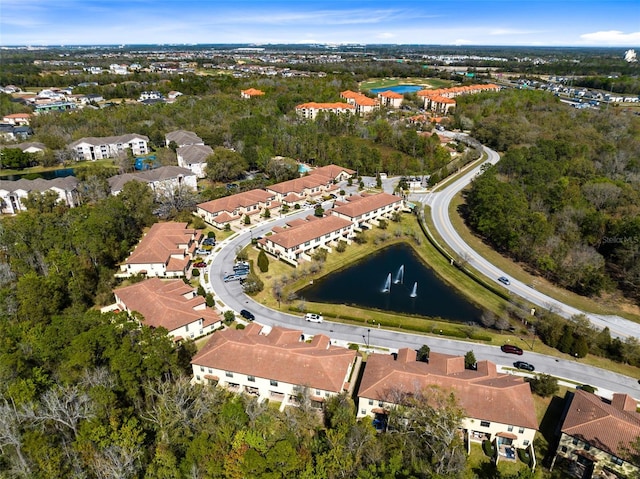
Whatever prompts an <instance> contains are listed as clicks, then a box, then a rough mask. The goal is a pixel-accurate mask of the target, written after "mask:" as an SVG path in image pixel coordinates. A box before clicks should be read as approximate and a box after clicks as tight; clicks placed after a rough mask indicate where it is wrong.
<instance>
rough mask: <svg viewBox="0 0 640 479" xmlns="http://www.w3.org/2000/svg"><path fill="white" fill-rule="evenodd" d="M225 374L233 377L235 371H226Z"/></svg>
mask: <svg viewBox="0 0 640 479" xmlns="http://www.w3.org/2000/svg"><path fill="white" fill-rule="evenodd" d="M224 375H225V376H226V377H228V378H232V377H233V373H232V372H231V371H225V372H224Z"/></svg>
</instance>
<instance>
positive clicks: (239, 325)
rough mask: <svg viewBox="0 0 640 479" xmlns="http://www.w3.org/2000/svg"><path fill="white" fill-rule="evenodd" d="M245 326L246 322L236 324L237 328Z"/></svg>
mask: <svg viewBox="0 0 640 479" xmlns="http://www.w3.org/2000/svg"><path fill="white" fill-rule="evenodd" d="M244 328H245V325H244V324H242V323H238V324H236V329H244Z"/></svg>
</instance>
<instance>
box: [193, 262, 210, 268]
mask: <svg viewBox="0 0 640 479" xmlns="http://www.w3.org/2000/svg"><path fill="white" fill-rule="evenodd" d="M193 267H194V268H206V267H207V263H205V262H204V261H198V262H197V263H193Z"/></svg>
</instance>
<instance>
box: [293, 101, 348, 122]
mask: <svg viewBox="0 0 640 479" xmlns="http://www.w3.org/2000/svg"><path fill="white" fill-rule="evenodd" d="M320 112H327V113H335V114H336V115H341V114H347V115H351V114H355V113H356V107H355V106H354V105H351V104H349V103H342V102H333V103H317V102H308V103H302V104H300V105H297V106H296V113H297V114H298V115H299V116H301V117H302V118H306V119H309V120H315V118H316V117H317V116H318V114H319V113H320Z"/></svg>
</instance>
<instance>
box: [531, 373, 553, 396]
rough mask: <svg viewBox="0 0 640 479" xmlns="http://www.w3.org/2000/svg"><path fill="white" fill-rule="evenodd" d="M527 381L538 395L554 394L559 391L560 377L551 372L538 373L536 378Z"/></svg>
mask: <svg viewBox="0 0 640 479" xmlns="http://www.w3.org/2000/svg"><path fill="white" fill-rule="evenodd" d="M526 381H528V382H529V384H530V385H531V392H533V393H535V394H537V395H538V396H542V397H547V396H552V395H554V394H555V393H557V392H558V379H557V378H555V377H553V376H551V375H549V374H536V377H535V378H528V379H526Z"/></svg>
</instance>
